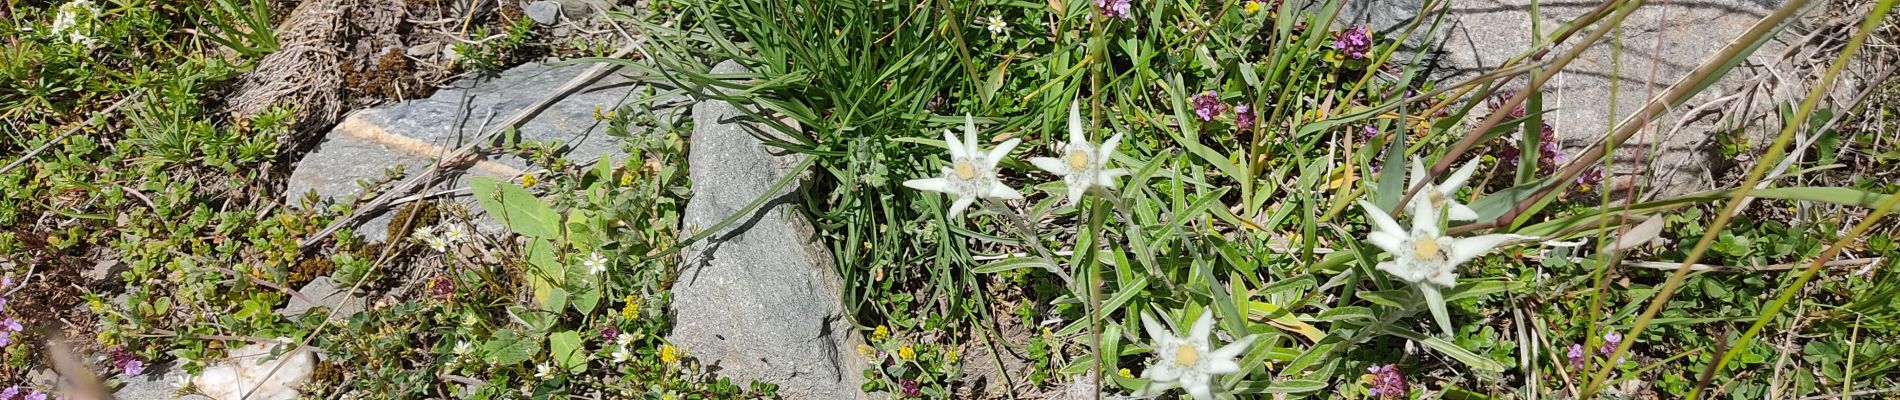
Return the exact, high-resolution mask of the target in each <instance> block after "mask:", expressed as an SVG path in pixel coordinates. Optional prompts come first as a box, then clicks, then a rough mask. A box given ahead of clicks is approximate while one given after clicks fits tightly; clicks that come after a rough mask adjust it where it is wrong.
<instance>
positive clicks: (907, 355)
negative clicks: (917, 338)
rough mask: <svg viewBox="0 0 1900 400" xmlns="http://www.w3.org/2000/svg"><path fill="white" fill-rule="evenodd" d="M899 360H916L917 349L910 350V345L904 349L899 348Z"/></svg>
mask: <svg viewBox="0 0 1900 400" xmlns="http://www.w3.org/2000/svg"><path fill="white" fill-rule="evenodd" d="M897 358H902V359H905V360H912V359H916V358H917V349H912V348H910V345H904V347H899V348H897Z"/></svg>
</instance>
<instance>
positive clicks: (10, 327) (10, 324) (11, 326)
mask: <svg viewBox="0 0 1900 400" xmlns="http://www.w3.org/2000/svg"><path fill="white" fill-rule="evenodd" d="M25 329H26V328H25V327H22V326H20V319H19V318H11V317H9V318H7V320H6V321H0V330H5V331H8V332H19V331H21V330H25Z"/></svg>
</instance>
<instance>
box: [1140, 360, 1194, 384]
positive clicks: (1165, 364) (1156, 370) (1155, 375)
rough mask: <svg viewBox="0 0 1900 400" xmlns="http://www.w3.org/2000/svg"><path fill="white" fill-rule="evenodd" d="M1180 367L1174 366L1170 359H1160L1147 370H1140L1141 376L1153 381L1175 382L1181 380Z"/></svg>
mask: <svg viewBox="0 0 1900 400" xmlns="http://www.w3.org/2000/svg"><path fill="white" fill-rule="evenodd" d="M1182 372H1184V371H1182V370H1181V368H1176V367H1175V366H1174V362H1173V361H1172V360H1161V362H1159V363H1156V364H1155V365H1154V366H1152V367H1148V370H1146V371H1141V377H1142V378H1146V379H1148V380H1151V381H1155V382H1175V381H1179V380H1181V375H1182Z"/></svg>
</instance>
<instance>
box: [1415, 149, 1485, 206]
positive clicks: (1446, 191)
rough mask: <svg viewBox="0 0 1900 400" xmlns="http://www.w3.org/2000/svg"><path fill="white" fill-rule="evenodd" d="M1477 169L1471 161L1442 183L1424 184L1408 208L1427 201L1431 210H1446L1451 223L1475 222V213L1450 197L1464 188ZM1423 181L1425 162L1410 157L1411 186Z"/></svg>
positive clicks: (1476, 162)
mask: <svg viewBox="0 0 1900 400" xmlns="http://www.w3.org/2000/svg"><path fill="white" fill-rule="evenodd" d="M1477 169H1478V161H1477V160H1472V161H1471V162H1468V163H1465V166H1463V167H1458V170H1457V171H1453V172H1452V173H1451V176H1448V177H1445V181H1444V182H1441V183H1437V184H1433V183H1430V182H1425V187H1424V188H1421V189H1419V190H1418V195H1415V196H1412V204H1410V206H1413V207H1416V206H1417V204H1418V203H1422V202H1427V201H1429V202H1431V203H1432V204H1431V206H1432V208H1433V209H1438V210H1446V211H1447V212H1449V213H1451V215H1450V217H1451V220H1453V221H1474V220H1477V219H1478V212H1477V211H1474V210H1472V209H1471V207H1470V206H1466V205H1465V203H1460V202H1458V199H1455V198H1453V197H1452V196H1454V195H1457V194H1458V188H1462V187H1464V186H1465V182H1466V181H1469V180H1471V172H1472V171H1476V170H1477ZM1424 179H1425V161H1424V160H1420V159H1419V158H1418V157H1412V186H1418V185H1419V181H1421V180H1424Z"/></svg>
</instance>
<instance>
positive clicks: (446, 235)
mask: <svg viewBox="0 0 1900 400" xmlns="http://www.w3.org/2000/svg"><path fill="white" fill-rule="evenodd" d="M467 238H468V233H467V232H463V231H462V226H461V225H454V224H451V225H449V226H445V227H443V228H442V239H445V240H448V241H449V243H458V242H461V241H462V239H467Z"/></svg>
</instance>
